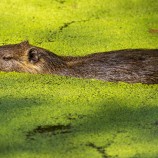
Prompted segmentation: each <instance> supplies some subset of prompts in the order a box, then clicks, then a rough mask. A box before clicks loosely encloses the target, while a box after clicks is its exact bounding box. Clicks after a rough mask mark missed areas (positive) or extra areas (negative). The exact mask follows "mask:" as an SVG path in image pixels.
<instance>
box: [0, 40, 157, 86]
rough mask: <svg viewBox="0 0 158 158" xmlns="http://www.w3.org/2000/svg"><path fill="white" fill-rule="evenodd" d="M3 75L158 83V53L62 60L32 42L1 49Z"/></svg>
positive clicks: (126, 52) (132, 51) (112, 53)
mask: <svg viewBox="0 0 158 158" xmlns="http://www.w3.org/2000/svg"><path fill="white" fill-rule="evenodd" d="M0 71H5V72H10V71H16V72H29V73H40V74H57V75H64V76H74V77H79V78H94V79H99V80H105V81H112V82H116V81H123V82H129V83H148V84H157V83H158V49H128V50H127V49H126V50H118V51H110V52H102V53H94V54H91V55H87V56H83V57H72V56H58V55H56V54H54V53H52V52H50V51H48V50H46V49H43V48H40V47H36V46H33V45H31V44H29V42H28V41H24V42H21V43H19V44H11V45H4V46H1V47H0Z"/></svg>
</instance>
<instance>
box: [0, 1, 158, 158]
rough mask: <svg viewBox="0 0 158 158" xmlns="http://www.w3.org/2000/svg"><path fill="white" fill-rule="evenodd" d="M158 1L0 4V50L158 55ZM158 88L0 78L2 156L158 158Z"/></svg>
mask: <svg viewBox="0 0 158 158" xmlns="http://www.w3.org/2000/svg"><path fill="white" fill-rule="evenodd" d="M157 6H158V1H153V0H128V1H126V0H112V1H111V0H99V1H98V0H87V1H85V0H78V1H76V0H47V1H42V0H38V1H36V0H28V1H26V0H14V1H10V0H4V1H1V2H0V8H1V10H0V17H1V23H0V30H1V31H0V44H1V45H3V44H9V43H18V42H21V41H23V40H29V41H30V43H31V44H34V45H36V46H40V47H44V48H46V49H49V50H51V51H52V52H54V53H57V54H59V55H73V56H77V55H86V54H91V53H94V52H104V51H110V50H119V49H126V48H158V20H157V19H158V9H157ZM157 146H158V85H156V84H155V85H146V84H140V83H138V84H128V83H121V82H119V83H111V82H102V81H97V80H93V79H91V80H89V79H77V78H70V77H61V76H56V75H32V74H23V73H15V72H12V73H4V72H0V157H2V158H52V157H53V158H61V157H62V158H145V157H146V158H157V155H158V147H157Z"/></svg>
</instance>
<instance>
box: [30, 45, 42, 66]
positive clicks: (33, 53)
mask: <svg viewBox="0 0 158 158" xmlns="http://www.w3.org/2000/svg"><path fill="white" fill-rule="evenodd" d="M39 56H40V53H39V52H38V49H36V48H34V47H33V48H30V49H29V50H28V60H29V62H31V63H32V64H35V63H37V62H38V61H39Z"/></svg>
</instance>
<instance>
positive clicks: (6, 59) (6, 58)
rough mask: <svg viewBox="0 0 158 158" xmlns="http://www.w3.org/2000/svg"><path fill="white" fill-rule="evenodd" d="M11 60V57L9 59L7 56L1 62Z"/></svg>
mask: <svg viewBox="0 0 158 158" xmlns="http://www.w3.org/2000/svg"><path fill="white" fill-rule="evenodd" d="M11 59H13V57H11V56H8V57H7V56H4V57H3V60H5V61H8V60H11Z"/></svg>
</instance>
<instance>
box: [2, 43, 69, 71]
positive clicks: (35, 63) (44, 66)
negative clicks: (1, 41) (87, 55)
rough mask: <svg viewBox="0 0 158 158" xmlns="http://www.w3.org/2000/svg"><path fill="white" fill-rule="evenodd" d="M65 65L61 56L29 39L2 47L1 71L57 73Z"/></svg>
mask: <svg viewBox="0 0 158 158" xmlns="http://www.w3.org/2000/svg"><path fill="white" fill-rule="evenodd" d="M65 66H66V65H65V64H64V62H63V61H62V59H61V58H60V57H59V56H57V55H56V54H54V53H52V52H50V51H48V50H45V49H43V48H40V47H35V46H32V45H30V44H29V42H28V41H24V42H21V43H19V44H11V45H5V46H1V47H0V71H5V72H10V71H16V72H29V73H55V72H56V71H59V69H62V68H64V67H65Z"/></svg>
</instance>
